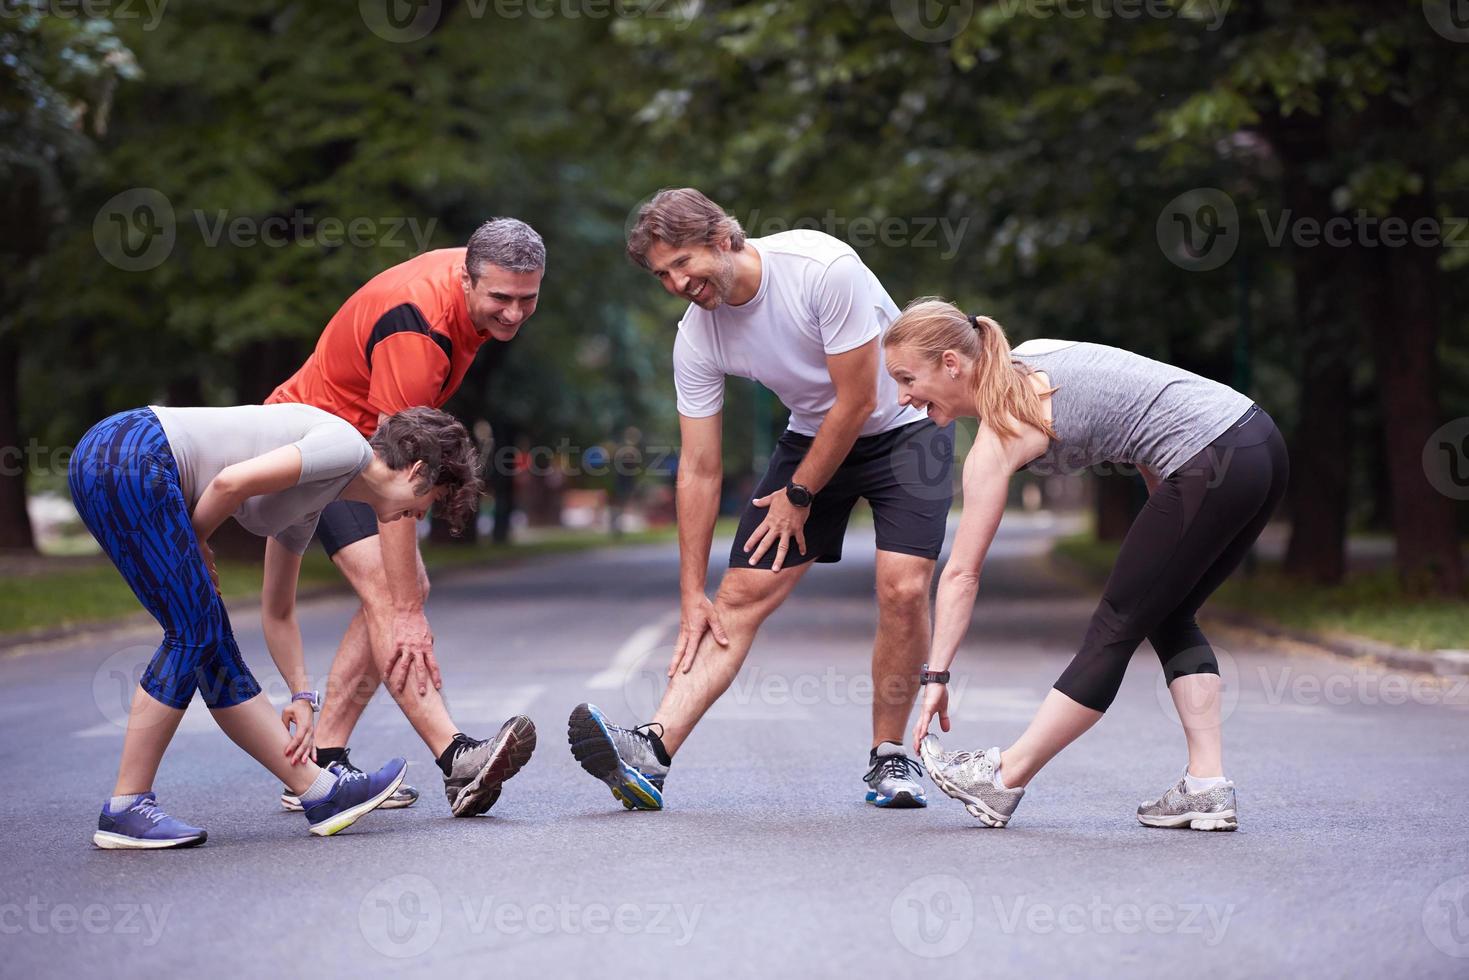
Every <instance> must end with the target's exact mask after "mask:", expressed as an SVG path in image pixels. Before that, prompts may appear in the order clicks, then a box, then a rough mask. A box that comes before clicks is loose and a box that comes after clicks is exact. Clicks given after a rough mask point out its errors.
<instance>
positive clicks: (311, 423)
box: [148, 403, 372, 555]
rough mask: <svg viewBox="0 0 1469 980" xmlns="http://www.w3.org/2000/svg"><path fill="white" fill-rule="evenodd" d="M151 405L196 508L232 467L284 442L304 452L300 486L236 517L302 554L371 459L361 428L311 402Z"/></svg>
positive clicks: (260, 500)
mask: <svg viewBox="0 0 1469 980" xmlns="http://www.w3.org/2000/svg"><path fill="white" fill-rule="evenodd" d="M148 407H149V408H150V409H152V410H153V414H154V415H156V416H158V422H159V424H160V425H162V426H163V434H164V435H166V436H167V437H168V445H169V447H170V448H171V449H172V450H173V458H174V460H175V461H176V462H177V463H178V468H179V482H180V483H181V485H182V486H183V491H184V497H185V498H186V499H187V500H188V502H189V509H190V511H192V510H193V508H194V505H195V504H197V503H198V502H199V497H200V496H202V495H203V493H204V489H205V488H206V487H208V486H209V482H210V481H211V480H213V479H214V478H215V477H216V476H218V475H219V473H220V471H221V470H223V469H224V468H225V467H226V466H231V465H233V464H235V463H242V462H244V461H245V460H247V459H254V458H255V457H256V456H263V455H265V454H266V453H268V452H271V451H272V450H275V449H279V448H281V447H282V446H295V447H296V448H297V449H298V450H300V452H301V479H300V481H299V482H298V483H297V484H296V485H295V486H294V487H291V488H290V489H289V490H281V491H279V492H277V493H267V494H261V495H260V496H258V497H251V498H249V499H248V500H246V501H245V502H244V503H243V504H241V505H240V508H239V509H238V510H236V511H235V513H234V515H233V516H234V518H235V520H237V521H239V522H240V524H241V525H242V526H243V527H244V528H245V529H246V530H247V531H250V532H252V533H254V534H258V535H260V536H261V537H263V538H275V539H276V540H277V541H279V542H280V543H281V544H283V545H285V546H286V547H287V548H289V549H291V550H292V551H294V552H295V553H296V554H298V555H300V554H305V552H306V546H307V545H308V544H310V543H311V535H312V533H313V532H315V530H316V519H317V518H318V517H320V516H321V509H322V508H323V507H325V506H326V505H327V504H329V503H331V502H332V501H333V500H336V499H337V497H338V496H340V495H341V493H342V491H343V490H344V489H346V487H347V484H349V483H351V482H352V479H353V477H355V476H357V474H358V473H361V472H362V471H363V470H364V469H365V468H366V467H367V464H368V463H369V462H371V461H372V449H371V447H369V446H368V444H367V440H366V439H364V438H362V435H361V433H359V432H358V431H357V430H356V429H354V428H353V427H352V426H351V425H350V424H348V423H347V422H344V421H342V420H341V419H339V418H337V416H335V415H332V414H331V413H330V412H324V411H322V410H321V409H319V408H313V407H312V406H310V405H294V404H285V403H282V404H278V405H238V406H235V407H232V408H168V407H166V406H162V405H150V406H148Z"/></svg>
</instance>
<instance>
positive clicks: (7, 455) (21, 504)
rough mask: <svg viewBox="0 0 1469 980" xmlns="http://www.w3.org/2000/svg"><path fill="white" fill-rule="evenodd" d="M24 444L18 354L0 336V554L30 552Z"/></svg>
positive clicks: (33, 545)
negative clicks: (5, 552)
mask: <svg viewBox="0 0 1469 980" xmlns="http://www.w3.org/2000/svg"><path fill="white" fill-rule="evenodd" d="M26 455H27V454H26V452H25V440H24V439H22V438H21V431H20V350H19V348H18V347H17V346H16V344H15V341H14V340H13V339H12V338H11V337H9V336H0V550H3V551H21V552H26V551H28V552H34V551H35V550H36V539H35V535H34V533H33V532H32V529H31V518H30V515H29V514H28V513H27V511H26V467H27V466H28V465H29V460H28V459H27V458H26Z"/></svg>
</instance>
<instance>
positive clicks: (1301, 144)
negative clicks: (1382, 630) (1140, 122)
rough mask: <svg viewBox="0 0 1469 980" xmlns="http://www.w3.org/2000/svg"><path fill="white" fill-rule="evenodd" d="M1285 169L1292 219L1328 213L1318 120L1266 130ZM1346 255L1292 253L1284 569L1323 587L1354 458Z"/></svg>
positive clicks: (1336, 559) (1329, 575)
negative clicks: (1294, 352)
mask: <svg viewBox="0 0 1469 980" xmlns="http://www.w3.org/2000/svg"><path fill="white" fill-rule="evenodd" d="M1264 127H1265V132H1266V133H1267V134H1268V135H1269V137H1270V139H1271V142H1272V144H1273V145H1274V147H1275V151H1276V154H1277V156H1278V157H1279V159H1280V161H1281V164H1282V167H1283V188H1282V190H1283V199H1284V206H1285V209H1286V210H1287V211H1288V212H1289V214H1290V217H1291V220H1292V221H1299V220H1302V219H1306V218H1314V219H1315V220H1317V221H1320V222H1325V221H1326V220H1327V219H1328V218H1330V217H1331V216H1332V215H1333V213H1334V212H1333V209H1332V207H1331V190H1330V186H1329V183H1330V181H1329V179H1325V178H1322V177H1320V176H1317V175H1316V174H1314V173H1313V171H1314V170H1316V169H1317V168H1319V167H1320V166H1321V165H1322V164H1324V163H1325V162H1326V161H1327V160H1328V159H1329V157H1330V147H1329V143H1328V139H1327V132H1326V123H1325V121H1324V119H1323V118H1322V117H1321V116H1311V115H1308V114H1307V113H1304V112H1297V113H1295V114H1293V115H1291V116H1289V117H1285V116H1273V117H1269V118H1267V120H1266V121H1265V124H1264ZM1343 252H1344V250H1343V249H1340V248H1333V247H1329V246H1327V245H1324V244H1318V245H1317V246H1316V247H1314V248H1302V247H1296V248H1293V250H1292V254H1291V271H1292V276H1293V278H1294V286H1295V288H1294V293H1295V295H1294V312H1295V319H1296V323H1297V326H1298V331H1299V336H1300V337H1301V352H1300V358H1301V361H1300V369H1299V370H1300V372H1301V373H1300V379H1301V388H1300V400H1301V409H1300V421H1299V424H1298V425H1297V428H1296V431H1295V433H1294V438H1293V439H1292V440H1291V483H1290V504H1291V506H1290V511H1291V515H1292V523H1291V535H1290V542H1289V544H1288V545H1287V546H1286V554H1285V568H1286V571H1287V572H1288V573H1289V574H1291V575H1295V576H1299V577H1302V578H1307V579H1311V580H1313V581H1316V582H1321V583H1326V584H1331V583H1336V582H1340V581H1341V580H1342V578H1343V577H1344V576H1345V574H1346V535H1347V513H1348V503H1349V499H1350V494H1349V484H1350V478H1351V458H1352V441H1351V427H1352V355H1353V333H1354V331H1353V330H1352V329H1351V326H1350V324H1351V323H1352V312H1353V311H1352V310H1351V308H1350V305H1349V304H1348V303H1347V302H1346V301H1345V299H1344V295H1345V294H1346V292H1347V291H1346V290H1345V289H1344V288H1343V287H1344V285H1345V281H1346V277H1345V272H1346V268H1345V267H1346V265H1347V262H1346V256H1345V255H1344V254H1343Z"/></svg>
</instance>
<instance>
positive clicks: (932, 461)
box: [729, 419, 954, 568]
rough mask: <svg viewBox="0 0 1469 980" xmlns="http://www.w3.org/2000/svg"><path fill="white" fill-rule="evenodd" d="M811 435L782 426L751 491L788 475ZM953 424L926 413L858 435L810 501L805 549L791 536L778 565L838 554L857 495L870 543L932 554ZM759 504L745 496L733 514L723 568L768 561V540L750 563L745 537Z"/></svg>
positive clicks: (937, 543) (938, 540) (945, 514)
mask: <svg viewBox="0 0 1469 980" xmlns="http://www.w3.org/2000/svg"><path fill="white" fill-rule="evenodd" d="M812 441H813V439H812V437H811V436H803V435H799V434H797V433H795V432H791V431H787V432H786V433H785V435H783V436H781V437H780V440H779V441H778V442H776V444H775V452H774V453H773V454H772V455H771V457H770V466H769V468H767V469H766V471H765V475H764V476H763V477H761V478H760V484H759V486H758V487H757V488H756V489H755V494H754V497H755V499H757V500H758V499H760V498H761V497H764V496H766V495H768V494H771V493H774V492H775V491H776V490H780V489H782V488H784V487H785V486H786V484H788V483H790V482H791V477H792V476H794V475H795V472H796V467H798V466H800V465H801V461H802V460H803V459H805V458H806V451H807V450H809V449H810V448H811V443H812ZM953 472H954V426H953V424H952V423H950V424H949V425H947V426H945V427H944V428H942V429H940V428H939V427H938V426H937V425H934V424H933V423H932V422H930V421H929V420H928V419H921V420H920V421H917V422H911V423H909V424H908V425H905V426H902V427H901V428H897V429H892V430H890V431H888V432H879V433H878V434H877V435H875V436H863V437H862V438H860V439H858V440H857V441H856V442H855V443H854V444H853V445H852V451H851V452H849V453H847V458H846V459H844V460H842V464H841V466H839V467H837V471H836V473H834V474H833V475H832V478H831V481H830V482H828V483H827V485H826V486H824V487H822V488H821V492H820V493H818V494H816V496H815V498H814V499H813V500H812V501H811V515H810V517H808V518H807V519H806V529H805V530H806V548H807V549H808V550H807V551H806V552H805V553H802V552H800V551H798V550H797V548H796V546H795V544H794V543H793V544H792V545H791V550H790V551H789V552H788V553H787V554H786V560H785V562H784V563H783V564H782V565H781V567H782V568H790V567H791V566H793V565H801V564H804V563H805V562H808V561H819V562H837V561H841V560H842V539H843V538H844V537H846V533H847V519H848V518H849V517H851V516H852V508H853V507H854V506H856V504H857V498H859V497H862V498H865V499H866V500H867V503H868V504H869V505H871V507H872V518H873V523H874V524H875V525H876V526H877V550H879V551H892V552H896V553H898V554H900V555H915V556H917V557H919V558H937V557H938V556H939V552H940V551H942V550H943V547H944V530H945V527H946V525H947V524H948V519H949V505H950V504H951V503H953V500H954V485H953ZM767 512H768V511H767V509H766V508H764V507H756V506H755V505H754V504H749V505H747V506H746V507H745V512H744V514H743V515H741V517H740V529H739V532H738V533H737V534H736V535H735V540H734V547H732V548H731V549H730V552H729V565H730V567H731V568H750V567H755V568H769V567H770V566H771V565H773V564H774V563H775V554H776V547H775V546H774V545H772V546H771V547H770V549H769V550H768V551H766V552H765V554H764V555H762V556H761V558H760V562H759V564H757V565H754V566H751V565H750V556H749V555H747V554H745V542H746V541H747V540H749V537H750V535H751V534H754V533H755V529H756V528H757V527H759V526H760V522H761V521H763V520H765V515H766V513H767Z"/></svg>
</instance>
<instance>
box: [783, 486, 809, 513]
mask: <svg viewBox="0 0 1469 980" xmlns="http://www.w3.org/2000/svg"><path fill="white" fill-rule="evenodd" d="M786 499H787V500H789V501H790V502H791V503H793V504H795V505H796V506H797V507H810V506H811V491H810V490H807V489H806V488H805V487H803V486H801V485H800V484H799V483H787V484H786Z"/></svg>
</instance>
